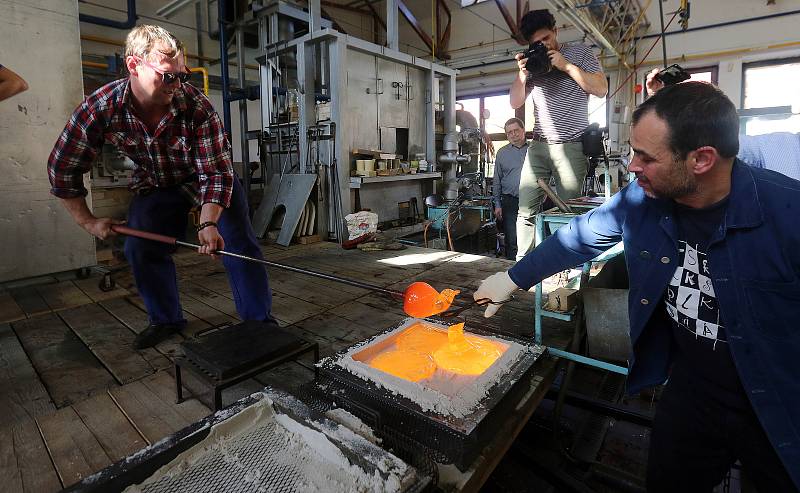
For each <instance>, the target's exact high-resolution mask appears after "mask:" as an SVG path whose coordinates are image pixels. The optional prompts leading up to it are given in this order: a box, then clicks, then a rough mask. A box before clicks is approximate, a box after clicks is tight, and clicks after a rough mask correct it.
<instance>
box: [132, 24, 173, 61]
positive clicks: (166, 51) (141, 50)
mask: <svg viewBox="0 0 800 493" xmlns="http://www.w3.org/2000/svg"><path fill="white" fill-rule="evenodd" d="M156 45H160V46H159V48H160V49H159V50H158V53H161V54H163V55H165V56H167V57H169V58H175V57H176V56H178V54H180V53H183V43H181V42H180V40H179V39H178V38H176V37H175V36H174V35H173V34H172V33H171V32H169V31H167V30H166V29H164V28H163V27H161V26H154V25H147V24H144V25H141V26H136V27H134V28H133V29H131V32H129V33H128V37H127V39H126V40H125V56H126V57H128V56H136V57H140V58H146V57H148V56H149V55H150V54H151V53H153V50H154V49H155V47H156Z"/></svg>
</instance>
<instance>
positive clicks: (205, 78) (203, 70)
mask: <svg viewBox="0 0 800 493" xmlns="http://www.w3.org/2000/svg"><path fill="white" fill-rule="evenodd" d="M189 72H196V73H200V74H203V94H205V95H206V96H208V69H206V68H205V67H193V68H190V69H189Z"/></svg>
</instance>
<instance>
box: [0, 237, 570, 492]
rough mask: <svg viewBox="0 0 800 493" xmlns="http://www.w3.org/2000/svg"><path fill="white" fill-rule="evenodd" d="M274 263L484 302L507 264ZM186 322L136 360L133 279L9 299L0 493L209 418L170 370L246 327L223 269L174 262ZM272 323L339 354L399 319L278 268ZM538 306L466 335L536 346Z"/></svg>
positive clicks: (90, 465) (293, 375)
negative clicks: (422, 285) (225, 326)
mask: <svg viewBox="0 0 800 493" xmlns="http://www.w3.org/2000/svg"><path fill="white" fill-rule="evenodd" d="M263 250H264V254H265V256H266V258H268V259H270V260H274V261H278V262H282V263H286V264H290V265H293V266H298V267H304V268H308V269H312V270H316V271H321V272H327V273H330V274H335V275H339V276H342V277H348V278H352V279H357V280H361V281H365V282H369V283H371V284H377V285H380V286H383V287H392V288H396V289H399V290H402V289H404V288H405V286H407V285H408V284H409V283H410V282H412V281H416V280H424V281H428V282H430V283H431V284H432V285H433V286H434V287H436V288H438V289H442V288H444V287H451V288H460V289H464V290H474V289H476V288H477V286H478V284H479V283H480V281H481V280H482V279H484V278H486V277H487V276H489V275H490V274H492V273H494V272H497V271H500V270H505V269H507V268H508V267H509V266H510V265H511V262H509V261H506V260H500V259H494V258H488V257H481V256H475V255H467V254H460V253H456V252H446V251H441V250H430V249H424V248H413V247H412V248H408V249H407V250H403V251H385V252H371V253H364V252H361V251H359V250H348V251H346V250H342V249H341V248H340V247H339V246H338V245H336V244H333V243H317V244H313V245H297V246H293V247H291V248H289V249H283V248H279V247H273V246H264V247H263ZM175 261H176V264H177V265H178V277H179V285H180V290H181V302H182V306H183V310H184V312H185V317H186V319H187V320H188V321H189V323H188V325H187V326H186V328H185V330H184V331H183V332H182V333H181V334H176V335H174V336H173V337H171V338H170V339H168V340H166V341H164V342H162V343H160V344H159V345H157V346H156V347H155V348H152V349H146V350H142V351H135V350H133V349H132V347H131V346H132V343H133V340H134V337H135V335H136V333H138V332H140V331H141V330H142V329H144V328H145V327H146V326H147V315H146V313H145V311H144V309H143V304H142V301H141V298H139V297H138V295H137V294H136V288H135V286H134V285H133V280H132V277H131V275H130V273H129V272H127V271H122V272H119V273H118V274H116V275H115V280H116V282H117V288H116V289H115V290H113V291H111V292H102V291H101V290H100V289H99V288H98V280H99V278H98V277H91V278H89V279H81V280H79V279H76V278H75V277H74V275H72V274H64V275H61V276H54V277H48V278H45V279H38V280H36V281H31V282H29V283H25V282H22V283H15V284H13V285H8V286H7V287H5V288H0V416H2V424H0V478H2V481H0V491H9V492H23V491H24V492H52V491H57V490H59V489H61V488H63V487H67V486H69V485H71V484H73V483H75V482H77V481H79V480H80V479H81V478H84V477H86V476H88V475H89V474H92V473H93V472H96V471H98V470H100V469H102V468H103V467H105V466H107V465H109V464H111V463H113V462H116V461H117V460H119V459H121V458H123V457H126V456H127V455H129V454H131V453H133V452H135V451H137V450H139V449H140V448H142V447H144V446H146V445H148V444H152V443H154V442H156V441H158V440H159V439H161V438H163V437H165V436H167V435H169V434H171V433H173V432H175V431H177V430H179V429H181V428H183V427H185V426H187V425H188V424H190V423H192V422H194V421H196V420H198V419H200V418H202V417H204V416H206V415H207V414H209V412H210V410H209V403H210V402H211V396H210V394H209V392H208V391H207V389H206V388H204V386H203V385H202V384H201V383H199V382H198V381H196V380H193V379H192V378H191V376H190V375H186V377H185V378H184V386H185V387H186V391H185V394H184V395H187V396H192V397H191V398H189V399H187V400H185V401H184V402H183V403H181V404H175V403H174V397H175V396H174V393H175V389H174V385H175V382H174V379H173V376H172V359H173V358H174V357H175V355H176V354H177V353H178V352H179V351H180V349H179V344H180V342H181V341H182V340H184V339H186V338H189V337H192V335H193V334H195V333H196V332H197V331H199V330H202V329H204V328H206V327H209V326H212V325H217V324H220V323H225V322H230V321H235V320H238V315H237V313H236V309H235V306H234V302H233V296H232V294H231V289H230V286H229V285H228V281H227V277H226V274H225V271H224V269H223V267H222V263H221V262H215V261H213V260H211V259H209V258H208V257H204V256H200V255H197V254H195V253H192V252H183V253H180V254H178V255H176V257H175ZM269 275H270V283H271V287H272V290H273V315H274V316H275V317H276V318H277V319H278V320H279V321H280V323H281V325H282V326H285V327H290V328H291V329H292V330H295V331H297V332H298V333H299V334H301V335H303V336H305V337H307V338H308V339H311V340H315V341H318V342H319V344H320V351H321V356H327V355H331V354H334V353H335V352H337V351H339V350H341V349H344V348H346V347H348V346H350V345H352V344H353V343H356V342H359V341H361V340H364V339H365V338H367V337H370V336H372V335H374V334H376V333H378V332H380V331H381V330H383V329H385V328H387V327H389V326H391V325H393V324H395V323H396V322H398V321H399V320H401V319H402V318H403V317H404V316H405V315H404V314H403V312H402V306H401V305H400V304H398V303H396V302H393V301H392V300H389V299H387V298H385V297H383V296H381V295H377V294H374V293H371V292H368V291H366V290H363V289H360V288H353V287H350V286H347V285H343V284H339V283H334V282H331V281H325V280H320V279H317V278H312V277H308V276H303V275H301V274H295V273H291V272H287V271H284V270H278V269H272V268H271V269H269ZM532 300H533V296H532V294H530V293H525V294H522V295H521V296H518V297H517V299H516V300H515V301H514V302H513V303H511V304H509V305H508V306H506V307H504V308H503V310H501V311H500V312H499V313H498V315H497V316H495V317H493V318H492V319H489V320H487V319H484V318H483V317H482V314H481V312H480V311H470V312H466V313H465V315H467V317H468V323H467V327H470V326H484V327H487V326H489V327H492V328H495V329H498V328H502V330H504V331H506V332H513V333H517V334H520V335H530V334H532V331H533V315H532V311H531V309H530V307H531V304H532ZM569 330H570V329H569V327H568V326H566V325H564V324H561V325H554V326H553V327H552V328H551V330H548V331H546V333H545V336H546V337H545V344H547V345H553V346H556V347H564V346H565V345H566V342H567V340H568V338H569V335H570V334H569ZM310 368H311V361H310V360H307V361H301V362H299V363H287V364H285V365H283V366H281V367H278V368H276V369H273V370H271V371H269V372H265V373H263V374H261V375H259V376H257V377H256V378H255V379H251V380H249V381H246V382H243V383H241V384H239V385H238V386H236V387H233V388H231V389H227V390H226V391H225V392H224V393H223V400H224V404H226V405H227V404H230V403H231V402H233V401H234V400H236V399H238V398H241V397H243V396H245V395H249V394H250V393H252V392H254V391H257V390H260V389H261V388H263V387H264V386H265V385H270V386H273V387H277V388H281V389H284V390H288V391H291V390H292V389H293V388H295V387H296V386H298V385H300V384H303V383H305V382H308V381H310V380H311V379H312V377H313V373H312V371H311V370H310Z"/></svg>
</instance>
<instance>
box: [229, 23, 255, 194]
mask: <svg viewBox="0 0 800 493" xmlns="http://www.w3.org/2000/svg"><path fill="white" fill-rule="evenodd" d="M236 59H237V60H238V61H239V67H238V70H239V89H240V90H242V91H244V90H245V86H246V79H245V74H244V26H242V25H239V26H238V27H237V29H236ZM225 106H226V107H227V106H228V103H226V104H225ZM247 127H248V121H247V99H244V98H242V99H240V100H239V143H240V145H241V146H242V186H243V187H244V191H245V202H247V203H248V204H249V203H250V142H249V141H248V139H247Z"/></svg>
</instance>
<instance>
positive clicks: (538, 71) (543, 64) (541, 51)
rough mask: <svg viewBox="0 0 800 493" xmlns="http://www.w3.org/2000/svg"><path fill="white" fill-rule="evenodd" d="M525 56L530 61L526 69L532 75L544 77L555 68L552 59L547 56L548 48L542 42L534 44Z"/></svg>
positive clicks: (526, 64)
mask: <svg viewBox="0 0 800 493" xmlns="http://www.w3.org/2000/svg"><path fill="white" fill-rule="evenodd" d="M524 56H525V58H527V59H528V61H527V62H526V63H525V69H526V70H527V71H528V73H530V74H531V75H543V74H546V73H548V72H550V70H551V69H552V68H553V67H552V65H551V63H550V57H549V56H548V55H547V47H546V46H545V45H544V43H542V42H541V41H537V42H535V43H532V44H531V45H530V46H529V47H528V49H527V50H526V51H525V54H524Z"/></svg>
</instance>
